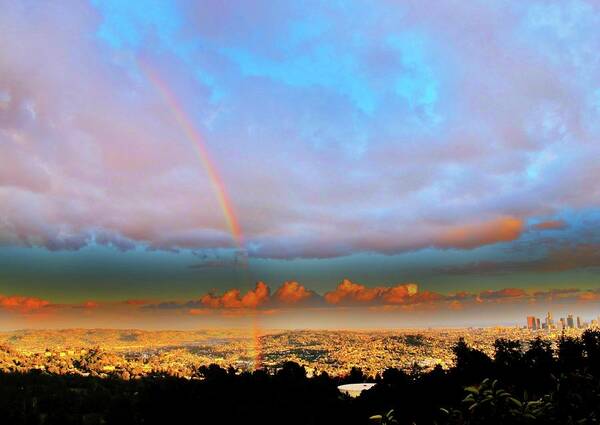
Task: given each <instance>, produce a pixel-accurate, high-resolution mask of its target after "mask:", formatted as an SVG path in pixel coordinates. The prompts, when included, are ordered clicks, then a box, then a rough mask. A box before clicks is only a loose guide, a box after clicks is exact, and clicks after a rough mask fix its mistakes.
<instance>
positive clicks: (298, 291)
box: [273, 281, 317, 305]
mask: <svg viewBox="0 0 600 425" xmlns="http://www.w3.org/2000/svg"><path fill="white" fill-rule="evenodd" d="M316 296H317V294H316V293H315V292H314V291H311V290H310V289H306V288H305V287H304V286H302V285H301V284H299V283H298V282H295V281H287V282H284V283H283V285H281V286H280V287H279V288H277V290H276V291H275V293H274V294H273V298H274V299H275V301H277V302H279V303H281V304H284V305H293V304H299V303H303V302H306V301H308V300H310V299H311V298H313V297H316Z"/></svg>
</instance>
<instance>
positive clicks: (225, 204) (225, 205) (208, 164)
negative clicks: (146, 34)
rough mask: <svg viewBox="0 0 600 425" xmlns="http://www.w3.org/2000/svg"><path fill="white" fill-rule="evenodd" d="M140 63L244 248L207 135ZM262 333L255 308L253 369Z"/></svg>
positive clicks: (256, 366)
mask: <svg viewBox="0 0 600 425" xmlns="http://www.w3.org/2000/svg"><path fill="white" fill-rule="evenodd" d="M138 65H139V68H140V70H141V71H142V72H143V74H144V75H145V76H146V78H147V79H148V80H149V81H150V82H151V83H152V85H153V86H154V87H155V88H156V90H157V91H158V92H159V93H160V95H161V97H162V98H163V100H164V102H165V104H166V105H167V106H168V107H169V109H170V110H171V112H172V114H173V117H174V118H175V121H176V122H177V124H178V125H179V127H181V129H182V131H183V133H184V134H185V136H186V139H187V140H189V141H190V142H191V143H192V144H193V146H194V148H195V150H196V152H197V153H198V157H199V158H200V162H201V163H202V167H203V168H204V170H205V171H206V174H207V175H208V178H209V181H210V184H211V186H212V189H213V191H214V193H215V196H216V197H217V200H218V202H219V206H220V207H221V210H222V211H223V215H224V216H225V220H226V221H227V226H228V227H229V231H230V232H231V236H232V238H233V241H234V243H235V245H236V246H237V248H240V249H242V248H243V245H244V241H243V235H242V230H241V227H240V224H239V222H238V220H237V217H236V215H235V212H234V208H233V204H232V203H231V200H230V199H229V196H228V194H227V190H226V188H225V184H224V183H223V180H222V179H221V177H220V175H219V173H218V172H217V168H216V166H215V164H214V162H213V161H212V159H211V157H210V154H209V152H208V149H207V148H206V145H205V143H204V138H203V137H202V136H201V135H200V133H199V132H198V130H197V129H196V127H195V126H194V125H193V124H192V121H191V119H190V118H189V117H188V115H187V114H186V112H185V110H184V108H183V106H182V105H181V104H180V103H179V101H178V100H177V97H176V96H175V94H174V93H173V92H172V90H171V89H170V88H169V86H168V84H167V83H166V82H165V81H164V80H163V79H161V78H160V76H159V75H158V74H157V73H156V72H154V70H153V69H152V68H151V67H150V66H149V65H147V64H146V63H144V62H143V61H141V60H138ZM260 336H261V331H260V323H259V318H258V317H257V313H256V312H255V313H254V314H253V330H252V340H253V343H254V369H260V368H261V367H262V357H263V356H262V344H261V340H260Z"/></svg>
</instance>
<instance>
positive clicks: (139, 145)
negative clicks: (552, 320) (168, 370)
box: [0, 0, 600, 329]
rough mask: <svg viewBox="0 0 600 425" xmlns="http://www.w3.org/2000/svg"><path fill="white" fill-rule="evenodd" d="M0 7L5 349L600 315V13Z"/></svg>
mask: <svg viewBox="0 0 600 425" xmlns="http://www.w3.org/2000/svg"><path fill="white" fill-rule="evenodd" d="M0 8H1V9H2V11H3V12H2V13H1V14H0V321H1V324H0V328H2V329H12V328H23V327H86V326H94V327H98V326H103V327H147V328H157V327H170V328H197V327H216V326H219V327H228V326H231V327H234V326H235V327H236V326H244V325H246V324H248V323H256V322H257V321H260V322H261V323H262V324H263V326H266V327H281V328H298V327H375V328H394V327H403V326H404V327H414V326H478V325H482V326H484V325H493V324H504V325H508V324H523V323H524V318H525V316H526V315H529V314H537V315H540V316H541V315H545V312H546V311H548V310H552V311H553V312H555V315H556V316H558V315H565V314H567V313H570V312H572V313H574V314H581V315H582V316H584V317H585V318H586V319H588V320H589V319H591V318H593V317H597V316H598V314H600V282H599V277H600V274H599V271H600V270H599V267H600V227H599V225H600V186H599V185H598V184H597V182H598V179H599V178H600V160H599V159H600V56H599V55H598V54H597V52H598V51H600V30H598V28H600V4H599V3H598V2H596V1H594V0H587V1H584V0H581V1H571V0H561V1H558V0H556V1H551V0H545V1H523V0H519V1H517V0H515V1H509V0H495V1H472V2H462V1H456V0H440V1H436V2H435V3H434V4H432V3H429V2H424V1H409V0H405V1H401V0H379V1H376V2H373V1H359V0H343V1H313V0H308V1H305V2H297V1H292V0H281V1H267V0H253V1H241V0H239V1H229V2H222V1H215V0H203V1H187V0H177V1H158V0H131V1H126V2H124V1H121V0H104V1H101V0H63V1H47V2H39V1H33V0H22V1H11V0H0Z"/></svg>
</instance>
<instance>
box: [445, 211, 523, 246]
mask: <svg viewBox="0 0 600 425" xmlns="http://www.w3.org/2000/svg"><path fill="white" fill-rule="evenodd" d="M523 229H524V225H523V220H521V219H519V218H515V217H501V218H498V219H495V220H491V221H486V222H482V223H476V224H468V225H464V226H458V227H454V228H452V229H450V230H448V231H446V232H445V233H444V234H443V235H442V236H441V239H440V242H439V243H438V244H437V245H438V246H440V247H444V248H463V249H469V248H476V247H479V246H482V245H489V244H493V243H497V242H509V241H513V240H515V239H517V238H518V237H519V236H520V235H521V233H523Z"/></svg>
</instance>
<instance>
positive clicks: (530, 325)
mask: <svg viewBox="0 0 600 425" xmlns="http://www.w3.org/2000/svg"><path fill="white" fill-rule="evenodd" d="M527 329H530V330H535V329H536V327H535V317H534V316H527Z"/></svg>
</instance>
